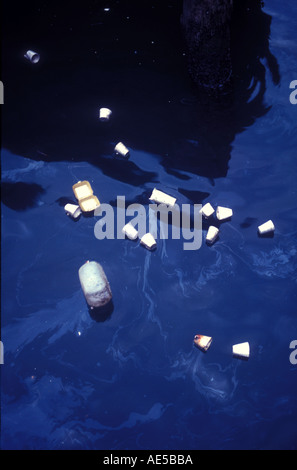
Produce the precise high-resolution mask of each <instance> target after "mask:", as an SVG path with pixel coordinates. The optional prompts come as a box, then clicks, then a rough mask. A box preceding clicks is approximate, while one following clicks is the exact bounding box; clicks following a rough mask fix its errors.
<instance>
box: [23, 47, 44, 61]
mask: <svg viewBox="0 0 297 470" xmlns="http://www.w3.org/2000/svg"><path fill="white" fill-rule="evenodd" d="M24 57H25V58H26V59H28V60H29V61H30V62H32V64H37V62H39V59H40V55H39V54H38V52H35V51H31V50H29V51H27V52H26V54H25V55H24Z"/></svg>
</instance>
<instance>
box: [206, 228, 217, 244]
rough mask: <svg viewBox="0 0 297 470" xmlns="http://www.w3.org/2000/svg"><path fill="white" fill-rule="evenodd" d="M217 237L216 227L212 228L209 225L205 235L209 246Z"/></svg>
mask: <svg viewBox="0 0 297 470" xmlns="http://www.w3.org/2000/svg"><path fill="white" fill-rule="evenodd" d="M218 236H219V229H218V228H217V227H214V226H213V225H211V226H210V227H209V228H208V231H207V234H206V242H207V243H209V244H212V243H214V242H215V241H216V239H217V238H218Z"/></svg>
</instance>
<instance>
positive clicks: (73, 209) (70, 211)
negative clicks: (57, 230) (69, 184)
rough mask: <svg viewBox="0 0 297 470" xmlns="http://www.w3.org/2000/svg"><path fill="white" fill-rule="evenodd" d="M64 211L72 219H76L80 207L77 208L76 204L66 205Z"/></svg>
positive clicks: (79, 212)
mask: <svg viewBox="0 0 297 470" xmlns="http://www.w3.org/2000/svg"><path fill="white" fill-rule="evenodd" d="M64 209H65V212H66V214H67V215H70V216H71V217H73V219H77V218H78V217H79V216H80V214H81V210H80V207H79V206H77V205H76V204H66V206H65V207H64Z"/></svg>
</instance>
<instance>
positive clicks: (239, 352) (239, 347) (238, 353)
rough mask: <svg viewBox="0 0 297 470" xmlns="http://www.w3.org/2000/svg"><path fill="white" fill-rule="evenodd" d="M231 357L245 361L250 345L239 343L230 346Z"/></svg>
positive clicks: (248, 355)
mask: <svg viewBox="0 0 297 470" xmlns="http://www.w3.org/2000/svg"><path fill="white" fill-rule="evenodd" d="M232 352H233V356H235V357H238V358H243V359H247V358H249V357H250V345H249V343H240V344H235V345H234V346H232Z"/></svg>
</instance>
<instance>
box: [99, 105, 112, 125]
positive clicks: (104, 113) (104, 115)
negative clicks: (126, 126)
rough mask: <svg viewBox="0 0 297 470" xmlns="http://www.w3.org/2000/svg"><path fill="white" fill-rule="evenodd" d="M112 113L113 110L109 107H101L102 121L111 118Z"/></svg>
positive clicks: (100, 117)
mask: <svg viewBox="0 0 297 470" xmlns="http://www.w3.org/2000/svg"><path fill="white" fill-rule="evenodd" d="M111 115H112V111H111V110H110V109H108V108H101V109H100V111H99V119H100V121H102V122H106V121H109V118H110V116H111Z"/></svg>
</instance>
